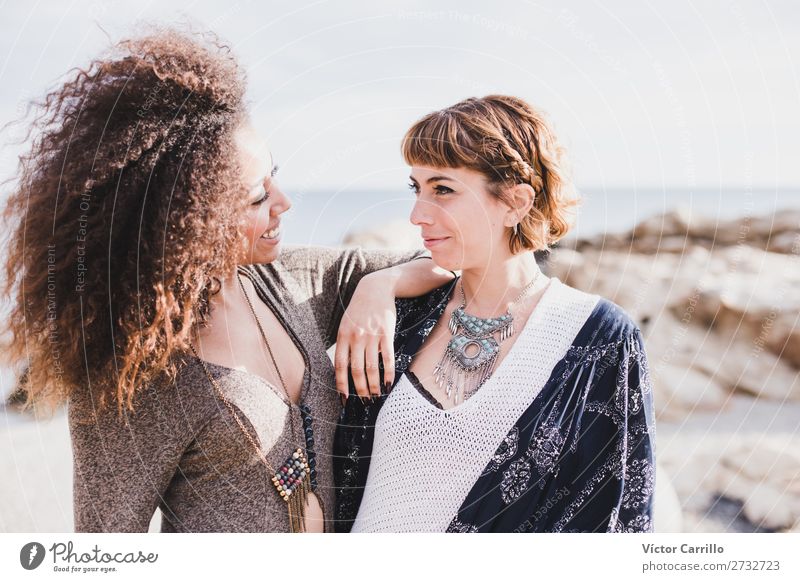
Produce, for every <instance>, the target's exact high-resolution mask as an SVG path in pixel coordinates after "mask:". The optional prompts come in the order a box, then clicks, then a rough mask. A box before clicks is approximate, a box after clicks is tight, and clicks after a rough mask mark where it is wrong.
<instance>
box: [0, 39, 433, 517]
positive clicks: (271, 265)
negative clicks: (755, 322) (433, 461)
mask: <svg viewBox="0 0 800 582" xmlns="http://www.w3.org/2000/svg"><path fill="white" fill-rule="evenodd" d="M244 89H245V82H244V76H243V74H242V72H241V71H240V69H239V67H238V66H237V64H236V62H235V60H234V59H233V57H232V56H231V55H230V54H229V52H228V50H227V49H226V48H225V47H222V46H220V45H219V43H218V42H217V41H214V40H201V39H200V38H197V37H193V36H187V35H183V34H180V33H177V32H174V31H156V32H154V33H152V34H150V35H147V36H144V37H142V38H138V39H134V40H128V41H124V42H121V43H119V44H118V45H117V46H116V47H115V48H114V50H113V52H112V53H111V54H109V55H107V56H106V57H104V58H101V59H98V60H95V61H94V62H93V63H92V64H91V65H90V66H89V67H87V68H86V69H83V70H80V71H78V72H77V74H75V75H74V77H72V78H71V80H69V81H68V82H66V83H64V84H63V85H62V86H60V87H58V88H57V89H56V90H54V91H53V92H51V93H50V94H49V95H48V96H47V97H46V99H45V100H44V101H43V102H42V103H41V104H40V115H39V116H38V117H37V118H36V120H35V122H34V125H33V131H35V132H36V139H35V141H34V142H33V145H32V150H31V151H30V153H28V154H27V155H26V156H24V157H22V158H21V166H20V175H19V181H18V187H17V189H16V191H15V192H13V193H12V195H11V197H10V199H9V203H8V206H7V208H6V211H5V219H6V220H7V221H8V222H9V223H10V225H11V227H12V230H11V236H10V241H9V248H10V251H9V258H8V261H7V265H6V271H7V281H6V284H7V286H8V289H7V290H8V292H9V293H10V294H12V296H13V297H14V298H15V305H14V308H13V311H12V313H11V315H10V331H11V338H12V339H11V344H10V346H9V348H10V353H11V355H12V357H14V358H15V360H16V361H25V362H26V364H27V374H26V382H25V388H26V391H27V394H28V396H29V404H30V403H39V404H42V405H51V406H55V405H58V404H60V403H63V402H65V401H68V403H69V426H70V434H71V438H72V445H73V452H74V500H75V509H74V510H75V529H76V530H77V531H146V530H147V528H148V525H149V523H150V521H151V517H152V516H153V514H154V511H155V510H156V508H157V507H160V508H161V512H162V526H161V529H162V531H261V532H265V531H277V532H281V531H322V530H323V529H324V530H331V529H332V527H331V519H332V516H331V515H329V512H332V509H333V483H332V462H331V450H332V440H333V432H334V427H335V424H336V419H337V416H338V414H339V410H340V407H341V403H340V400H339V397H338V395H337V393H336V390H335V374H334V367H333V365H332V364H331V361H330V359H329V358H328V356H327V353H326V350H327V349H328V348H329V347H330V346H331V345H332V344H333V343H334V342H335V341H336V340H337V329H338V340H339V342H338V344H337V365H339V366H343V367H346V366H347V364H348V361H349V362H350V363H352V365H353V366H354V368H355V369H356V371H357V372H359V373H360V376H359V381H358V388H359V389H358V394H359V395H361V396H368V395H370V394H372V395H374V394H378V392H379V386H378V368H379V365H380V359H379V354H383V355H386V357H387V359H390V360H391V362H393V360H394V359H393V354H392V351H391V349H392V345H391V344H392V341H391V337H392V334H393V332H394V304H393V298H392V297H390V295H391V294H393V293H396V294H399V295H402V296H412V295H418V294H420V293H423V292H426V291H429V290H431V289H433V288H435V287H437V286H439V285H442V284H443V283H444V282H445V281H446V280H447V279H448V277H445V276H443V275H442V274H440V271H437V270H436V269H435V268H434V267H432V266H431V263H430V261H409V260H410V259H412V258H415V257H417V256H418V254H416V255H412V254H406V255H395V254H391V253H366V252H362V251H360V250H347V251H339V250H334V249H325V248H296V249H285V250H284V251H283V252H281V253H280V256H279V251H280V239H281V230H280V217H281V215H282V214H283V213H284V212H285V211H286V210H287V209H288V208H289V206H290V202H289V200H288V198H287V197H286V195H285V194H284V193H283V192H282V191H281V189H280V188H279V187H278V185H277V183H276V179H275V169H276V168H275V167H274V164H273V161H272V157H271V155H270V152H269V149H268V148H267V147H266V145H265V144H264V142H263V140H262V139H261V138H260V137H259V135H258V133H257V132H256V131H255V130H254V129H253V127H252V126H251V124H250V123H249V121H248V116H247V111H246V107H245V103H244ZM400 263H407V264H402V265H401V264H400ZM395 265H397V266H395ZM381 269H385V270H381ZM378 291H379V292H378ZM387 291H388V293H387ZM348 304H350V307H349V308H348V311H347V316H346V317H345V316H344V311H345V308H346V307H347V306H348ZM340 322H342V326H341V329H339V324H340ZM392 376H393V372H392V369H391V366H390V365H387V366H386V379H387V381H389V380H391V378H392Z"/></svg>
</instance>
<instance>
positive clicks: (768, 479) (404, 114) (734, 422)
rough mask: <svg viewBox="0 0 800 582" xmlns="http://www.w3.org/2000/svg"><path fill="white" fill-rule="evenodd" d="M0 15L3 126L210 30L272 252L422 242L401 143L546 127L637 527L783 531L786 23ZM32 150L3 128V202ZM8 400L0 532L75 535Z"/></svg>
mask: <svg viewBox="0 0 800 582" xmlns="http://www.w3.org/2000/svg"><path fill="white" fill-rule="evenodd" d="M2 15H3V18H2V23H0V33H2V34H0V47H2V50H1V51H0V86H2V87H3V89H2V93H0V123H2V124H6V123H8V122H11V121H14V120H17V119H20V118H22V117H23V116H24V115H25V112H26V107H27V104H28V103H29V102H30V101H31V100H32V99H36V98H39V97H41V96H42V95H44V93H45V91H46V90H47V89H48V88H50V87H52V86H54V85H55V84H57V83H58V82H59V80H61V79H63V75H64V74H65V73H66V72H67V71H68V70H69V69H71V68H73V67H77V66H85V65H86V64H87V63H88V61H89V60H90V59H91V58H92V57H93V56H95V55H97V54H98V53H100V52H101V51H103V50H104V49H106V48H108V47H109V46H110V44H112V43H113V42H115V41H117V40H119V39H121V38H123V37H126V36H130V35H132V34H135V33H136V31H137V23H139V22H142V21H146V22H151V23H161V24H173V25H174V24H177V25H180V26H184V27H188V28H191V29H193V30H198V31H201V30H213V31H215V32H216V33H217V34H219V35H220V36H221V37H222V38H223V39H225V40H226V41H227V42H228V43H229V45H230V46H231V47H232V48H233V50H234V52H235V53H236V55H237V56H238V58H239V59H240V62H241V63H242V65H243V66H244V67H245V68H246V70H247V71H248V77H249V97H250V102H251V111H252V117H253V121H254V123H255V125H256V126H257V127H258V128H259V130H260V131H261V132H263V134H264V135H266V136H267V138H268V140H269V143H270V145H271V148H272V152H273V156H274V158H275V160H276V161H277V163H278V164H279V166H280V173H279V178H278V179H279V181H280V183H281V185H282V186H283V189H284V190H285V191H286V192H287V193H288V194H289V195H290V196H291V198H292V201H293V204H294V206H293V208H292V210H291V211H290V212H289V213H288V215H287V218H286V219H285V220H284V221H283V224H284V228H283V232H284V240H285V241H286V242H288V243H296V244H317V245H342V244H348V245H354V244H359V245H363V246H367V247H406V248H407V247H419V246H420V241H419V236H418V232H417V231H416V229H415V228H413V227H412V226H411V225H410V224H409V223H408V220H407V218H408V215H409V213H410V211H411V206H412V199H413V194H412V193H411V192H410V191H409V190H408V189H407V188H406V184H407V175H408V168H407V167H406V166H405V165H404V163H403V160H402V158H401V156H400V152H399V143H400V138H401V137H402V135H403V133H404V132H405V130H406V129H407V128H408V127H409V126H410V125H411V123H413V122H414V121H415V120H416V119H417V118H419V117H420V116H422V115H423V114H425V113H427V112H429V111H431V110H434V109H438V108H441V107H445V106H448V105H451V104H452V103H455V102H456V101H458V100H461V99H463V98H465V97H469V96H481V95H486V94H490V93H507V94H512V95H517V96H519V97H522V98H524V99H526V100H528V101H529V102H531V103H532V104H534V105H535V106H537V107H539V108H541V109H543V110H544V111H546V112H548V114H549V116H550V118H551V119H552V121H553V123H554V125H555V128H556V131H557V133H558V135H559V136H560V138H561V140H562V141H563V143H564V144H565V146H566V147H567V149H568V155H569V160H570V163H571V166H572V169H573V175H574V179H575V183H576V186H577V189H578V191H579V192H580V194H581V196H582V199H583V206H582V208H581V209H580V211H579V214H578V215H577V218H576V224H575V227H574V229H573V231H572V232H571V233H570V235H569V236H568V237H567V238H566V239H565V240H564V241H562V243H561V244H560V245H559V246H558V248H556V249H555V250H554V251H553V252H552V253H551V254H550V255H549V256H542V257H541V264H542V266H543V268H545V270H546V271H547V272H548V274H550V275H551V276H557V277H559V278H560V279H561V280H562V281H564V282H565V283H567V284H569V285H572V286H573V287H576V288H579V289H583V290H586V291H589V292H593V293H598V294H600V295H603V296H604V297H607V298H609V299H611V300H613V301H615V302H617V303H618V304H620V305H621V306H622V307H623V308H625V309H626V310H627V311H628V312H629V313H630V314H631V315H632V316H633V317H634V319H635V320H636V321H637V322H638V323H639V325H640V327H641V328H642V330H643V331H644V332H645V339H646V343H647V349H648V356H649V360H650V367H651V374H652V376H653V381H654V388H655V402H656V408H657V443H656V446H657V450H656V454H657V458H658V463H659V466H658V473H657V479H656V481H657V486H658V490H657V501H656V521H655V523H656V530H657V531H665V532H666V531H672V532H680V531H686V532H775V531H800V452H798V451H800V433H799V432H798V425H799V424H800V376H799V375H798V372H799V370H800V321H799V319H798V318H799V316H800V292H798V287H799V285H798V284H800V260H798V259H799V255H800V171H799V170H798V168H799V167H800V165H799V164H798V154H800V139H798V137H797V136H798V135H800V114H799V113H798V111H799V110H800V109H799V108H798V105H800V75H799V74H798V72H799V69H800V68H799V67H798V64H797V62H796V59H797V58H798V55H800V35H798V34H797V31H798V29H800V28H799V25H800V11H798V10H797V9H796V7H795V6H794V5H793V3H791V2H789V1H775V2H766V1H761V2H758V1H754V2H737V1H722V2H720V1H711V0H709V1H706V2H688V1H681V0H677V1H675V2H670V3H669V4H659V3H654V2H636V3H634V2H621V1H617V2H614V1H611V2H602V3H600V2H593V1H580V2H571V3H569V4H568V5H567V4H564V3H559V2H551V1H537V2H535V3H534V2H526V1H515V2H509V1H499V2H493V3H486V2H475V1H460V2H455V1H450V2H447V1H441V2H415V1H403V2H391V1H390V2H381V3H374V5H367V4H365V3H363V2H356V1H354V0H344V1H325V0H320V1H317V2H293V3H291V4H289V3H286V2H275V1H272V0H270V1H268V2H255V1H246V0H239V1H236V0H233V1H231V2H226V3H216V2H211V1H196V2H172V1H165V0H160V1H158V2H151V1H147V0H142V1H140V2H137V3H126V2H120V1H115V0H110V1H103V2H101V1H99V0H98V1H96V2H84V1H72V2H56V1H51V2H37V3H15V4H11V3H4V4H3V6H2ZM25 130H26V125H25V124H24V123H22V124H12V125H10V126H7V127H5V129H3V131H2V133H0V146H1V148H0V179H2V180H11V182H10V183H6V184H4V186H3V188H2V190H0V204H1V203H2V202H3V198H4V196H5V195H7V193H8V192H9V190H10V189H11V187H12V185H13V179H14V174H15V171H16V159H17V156H18V155H19V153H20V152H21V151H23V150H24V149H25ZM2 300H3V301H4V303H3V305H5V306H6V307H7V303H5V302H6V301H7V299H5V298H3V299H2ZM0 307H2V306H0ZM0 311H2V310H0ZM1 322H2V314H1V313H0V325H2V323H1ZM15 384H16V378H15V377H14V374H13V372H12V371H11V370H10V369H0V396H2V400H3V401H4V402H5V403H6V404H5V405H4V406H2V407H0V532H37V531H38V532H48V531H52V532H59V531H71V530H72V527H73V523H72V501H71V495H72V492H71V478H72V473H71V472H72V465H71V463H72V461H71V450H70V442H69V434H68V431H67V428H66V422H65V416H64V413H63V412H61V413H59V414H57V415H56V416H55V417H53V418H51V419H35V418H32V417H31V416H30V415H28V414H22V413H20V412H19V410H18V408H17V406H16V405H15V403H14V402H13V399H9V397H10V396H11V394H12V393H13V390H14V387H15ZM156 521H157V517H156ZM154 523H155V522H154Z"/></svg>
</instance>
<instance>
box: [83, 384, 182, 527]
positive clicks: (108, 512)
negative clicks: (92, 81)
mask: <svg viewBox="0 0 800 582" xmlns="http://www.w3.org/2000/svg"><path fill="white" fill-rule="evenodd" d="M178 392H179V391H178V389H177V388H176V386H174V385H173V386H166V385H164V386H158V387H155V386H151V387H148V388H146V389H143V390H142V391H141V392H140V393H139V394H137V395H136V397H135V399H134V412H129V411H127V410H126V411H125V412H124V413H123V414H122V416H120V415H119V413H118V412H117V409H116V406H115V405H113V404H112V405H111V406H108V407H106V408H105V409H104V410H102V411H100V410H97V409H96V407H95V404H94V399H93V398H92V397H91V394H89V392H88V391H85V392H83V391H81V392H79V393H76V394H73V395H72V396H71V397H70V401H69V430H70V436H71V439H72V452H73V459H74V464H73V471H74V475H73V497H74V514H75V531H76V532H146V531H147V530H148V526H149V523H150V520H151V518H152V516H153V513H154V512H155V510H156V508H157V507H158V505H159V503H160V502H161V500H162V499H163V497H164V493H165V491H166V490H167V488H168V486H169V484H170V481H171V480H172V478H173V476H174V475H175V473H176V471H177V469H178V465H179V462H180V459H181V456H182V454H183V452H184V450H185V449H186V448H187V446H188V445H189V443H190V442H191V440H192V436H191V433H192V431H191V429H190V428H189V425H190V424H191V423H190V422H187V420H188V418H187V416H186V415H187V414H189V413H188V412H186V411H187V410H190V409H194V408H195V407H191V406H189V407H183V406H181V399H180V398H179V397H178ZM191 414H193V415H194V414H196V412H192V413H191Z"/></svg>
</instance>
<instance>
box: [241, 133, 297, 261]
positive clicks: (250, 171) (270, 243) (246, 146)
mask: <svg viewBox="0 0 800 582" xmlns="http://www.w3.org/2000/svg"><path fill="white" fill-rule="evenodd" d="M236 149H237V152H236V154H237V156H238V161H239V167H240V168H241V179H242V182H243V183H244V184H245V185H246V187H247V188H248V194H247V198H248V203H247V208H246V209H245V213H246V214H245V217H244V220H245V226H244V234H245V237H244V241H243V245H242V247H243V248H242V257H241V259H240V264H243V265H244V264H252V263H259V264H264V263H271V262H272V261H274V260H275V259H276V258H278V254H279V252H280V242H281V231H280V215H281V214H283V213H284V212H286V211H287V210H289V208H291V206H292V204H291V202H290V201H289V198H288V197H287V196H286V195H285V194H284V193H283V191H282V190H281V189H280V188H279V187H278V184H277V182H276V180H275V173H276V171H277V166H275V165H274V163H273V160H272V155H271V154H270V151H269V148H268V147H267V144H266V142H265V141H264V140H263V139H262V138H261V136H260V135H259V134H258V133H257V132H256V131H255V129H254V128H253V127H252V126H250V125H249V124H244V125H242V127H240V128H239V129H238V130H237V132H236Z"/></svg>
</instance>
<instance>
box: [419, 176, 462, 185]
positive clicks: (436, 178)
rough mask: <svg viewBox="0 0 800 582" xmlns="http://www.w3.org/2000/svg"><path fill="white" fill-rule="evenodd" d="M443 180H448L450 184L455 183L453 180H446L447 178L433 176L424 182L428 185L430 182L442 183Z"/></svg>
mask: <svg viewBox="0 0 800 582" xmlns="http://www.w3.org/2000/svg"><path fill="white" fill-rule="evenodd" d="M443 180H448V181H450V182H455V180H453V178H448V177H447V176H433V177H432V178H428V179H427V180H426V181H425V182H426V183H428V184H430V183H431V182H442V181H443Z"/></svg>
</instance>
